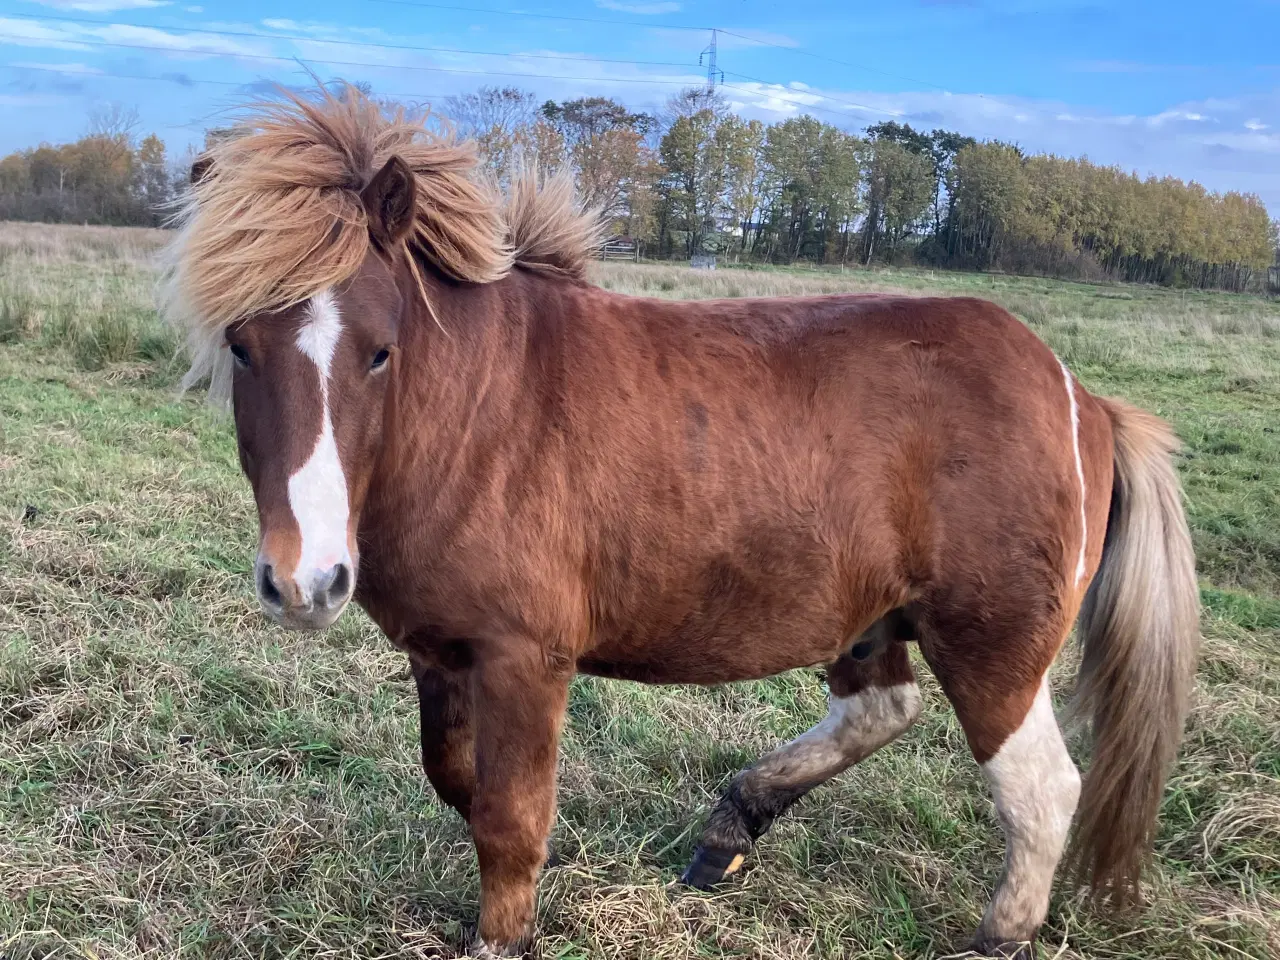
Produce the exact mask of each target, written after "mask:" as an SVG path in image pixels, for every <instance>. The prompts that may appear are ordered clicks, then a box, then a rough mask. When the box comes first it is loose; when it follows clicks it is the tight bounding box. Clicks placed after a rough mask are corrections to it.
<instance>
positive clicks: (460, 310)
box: [374, 273, 545, 509]
mask: <svg viewBox="0 0 1280 960" xmlns="http://www.w3.org/2000/svg"><path fill="white" fill-rule="evenodd" d="M540 282H545V281H541V278H536V277H529V276H527V275H522V274H520V273H516V274H514V275H513V276H511V277H508V278H505V279H503V280H499V281H496V282H495V283H491V284H487V285H485V286H470V285H463V286H454V285H449V284H445V283H443V282H440V281H428V288H427V289H428V295H429V296H430V298H431V302H432V307H433V309H434V316H433V315H432V312H431V311H430V310H428V309H427V307H426V306H425V305H423V304H421V303H420V300H419V298H417V297H415V298H414V299H413V301H412V303H413V305H412V306H411V307H410V308H409V310H408V312H407V315H406V316H405V317H404V318H403V319H402V324H403V326H402V329H401V333H400V353H401V356H400V357H399V359H398V363H397V382H396V385H395V388H394V389H393V390H392V391H391V396H390V399H389V401H388V408H387V411H386V414H385V418H384V425H383V437H384V440H383V452H382V455H381V457H380V462H379V465H378V468H377V470H376V472H375V481H374V482H375V487H378V488H379V489H380V497H381V498H382V499H384V500H388V501H389V502H388V504H387V505H388V506H391V503H390V501H394V500H395V499H399V498H401V497H403V498H407V499H412V500H415V501H416V502H418V503H421V502H422V498H423V497H426V498H430V499H435V498H437V497H442V496H443V497H444V498H445V500H446V501H447V499H448V496H449V494H450V492H451V491H452V490H455V489H458V488H461V489H465V488H467V487H468V486H472V485H474V484H476V483H477V482H482V481H483V479H484V477H483V472H484V470H485V469H486V465H488V464H493V463H501V462H502V460H503V454H504V447H508V446H511V445H513V444H520V443H522V442H523V440H522V438H521V436H520V434H519V431H518V429H513V426H514V425H515V424H518V423H520V422H521V421H524V420H527V419H528V417H529V416H530V415H531V407H532V406H533V405H535V404H536V397H534V396H533V395H532V391H533V390H534V389H535V388H534V387H533V385H531V384H530V382H529V379H528V378H527V377H525V376H524V375H523V374H522V370H523V368H524V367H525V365H526V364H527V361H528V358H527V350H528V344H529V342H530V330H531V327H532V326H533V325H534V324H537V323H538V322H539V317H538V315H537V306H536V304H535V302H534V301H536V299H537V298H536V296H531V292H532V291H531V288H535V289H536V287H537V286H538V285H539V284H540ZM415 287H416V285H415ZM411 289H412V288H411ZM437 320H438V322H437ZM442 508H444V509H448V507H447V506H446V505H445V504H444V503H442ZM392 509H394V507H392Z"/></svg>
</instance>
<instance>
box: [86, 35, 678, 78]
mask: <svg viewBox="0 0 1280 960" xmlns="http://www.w3.org/2000/svg"><path fill="white" fill-rule="evenodd" d="M74 42H75V43H80V44H84V45H85V46H90V47H121V48H123V49H126V50H158V51H161V52H163V53H195V54H199V55H200V56H202V57H228V58H230V59H233V60H237V59H238V60H271V61H275V62H278V63H318V64H323V65H324V66H327V67H366V68H369V69H373V70H420V71H426V72H428V73H454V74H462V75H466V76H479V77H523V78H526V79H534V80H580V81H585V82H591V83H599V82H608V83H652V84H660V85H665V86H688V85H689V78H687V77H685V78H682V79H679V80H674V79H672V80H663V79H658V78H656V77H600V76H595V77H582V76H570V75H567V74H560V73H521V72H517V71H511V70H466V69H463V68H461V67H424V66H415V65H409V64H386V63H365V62H363V61H356V60H319V59H316V58H313V57H277V56H272V55H270V54H265V53H232V52H230V51H222V50H175V49H174V48H173V47H162V46H157V45H154V44H145V43H116V42H114V41H110V40H76V41H74ZM507 56H519V54H507Z"/></svg>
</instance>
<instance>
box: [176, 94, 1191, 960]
mask: <svg viewBox="0 0 1280 960" xmlns="http://www.w3.org/2000/svg"><path fill="white" fill-rule="evenodd" d="M247 111H248V112H247V114H246V116H245V118H244V121H243V124H242V126H241V127H240V128H239V129H238V131H237V134H236V135H235V136H232V137H229V138H227V139H225V140H223V141H222V142H220V143H218V144H216V145H214V146H213V147H212V148H211V149H209V150H208V151H207V152H206V153H205V154H203V155H202V156H201V157H200V158H199V159H198V160H197V162H196V163H195V165H194V166H193V168H192V172H191V180H192V183H191V187H190V190H189V196H188V198H187V200H186V201H185V206H184V207H183V209H182V211H181V214H180V218H179V219H180V222H179V227H180V230H179V232H178V233H177V234H176V239H175V240H174V242H173V249H172V252H171V253H172V255H171V258H170V262H169V267H168V271H167V279H166V281H165V282H166V290H167V293H166V300H165V309H166V312H167V314H168V315H169V316H170V317H171V318H172V319H173V321H174V322H175V323H177V324H179V326H180V327H181V328H182V330H183V332H184V334H185V336H186V338H187V343H188V345H189V349H190V353H191V356H192V358H193V362H192V366H191V370H190V372H189V373H188V375H187V379H186V383H187V384H188V385H191V384H199V383H202V382H204V381H205V380H208V382H209V389H210V391H211V392H212V393H214V394H216V395H218V396H221V397H223V398H225V397H227V396H228V395H229V397H230V403H231V407H232V411H233V416H234V423H235V431H236V438H237V447H238V451H239V459H240V464H241V466H242V468H243V471H244V474H245V475H246V476H247V478H248V481H249V484H250V486H251V487H252V490H253V495H254V498H255V501H256V504H257V510H258V517H259V526H260V537H259V542H258V552H257V559H256V563H255V565H254V573H253V576H254V583H255V586H256V592H257V596H258V599H259V601H260V603H261V606H262V609H263V610H264V611H265V613H266V615H267V616H269V617H270V618H272V619H273V620H275V621H277V622H279V623H280V624H282V625H283V626H285V627H287V628H293V629H299V630H320V629H323V628H324V627H326V626H328V625H329V624H331V623H332V622H333V621H334V620H335V618H337V617H338V615H339V614H340V613H341V611H342V610H343V609H344V607H345V606H346V605H347V604H348V603H349V602H350V601H351V600H353V599H354V601H355V602H356V603H357V604H358V605H359V606H360V607H362V608H363V609H364V610H365V611H366V612H367V613H368V615H369V617H370V618H371V619H372V620H373V622H374V623H376V624H377V626H378V627H379V628H380V629H381V631H382V632H383V633H384V634H385V635H386V637H387V638H388V639H389V640H390V642H391V643H392V644H394V645H395V646H396V647H397V648H399V649H401V650H403V651H404V652H405V653H407V654H408V657H409V659H410V663H411V667H412V672H413V675H414V677H415V680H416V685H417V692H418V696H419V704H420V712H421V723H422V731H421V737H422V745H421V749H422V764H423V767H424V769H425V772H426V775H427V777H428V778H429V779H430V782H431V784H432V785H433V787H434V788H435V791H436V792H437V794H438V796H439V798H440V799H441V801H443V803H445V804H447V805H449V806H451V807H453V808H454V809H455V810H456V811H457V812H458V813H459V814H460V815H461V816H462V817H463V818H464V819H465V820H466V822H467V824H468V825H469V827H470V832H471V836H472V838H473V840H474V844H475V850H476V853H477V857H478V861H479V867H480V913H479V922H478V926H477V928H476V937H475V939H474V941H472V942H471V947H470V950H471V954H472V955H473V956H486V957H488V956H511V955H517V954H519V953H520V951H521V950H523V949H525V947H526V946H527V945H528V943H529V942H530V938H531V937H532V935H533V929H532V924H533V917H534V907H535V896H536V884H537V879H538V875H539V872H540V870H541V868H542V866H543V864H544V860H545V857H546V851H547V839H548V835H549V832H550V828H551V825H552V822H553V819H554V811H555V795H556V763H557V741H558V737H559V734H560V731H561V727H562V725H563V722H564V716H565V709H566V700H567V697H568V691H569V684H570V681H571V679H572V678H573V677H574V676H575V674H577V673H579V672H582V673H587V674H594V675H597V676H601V677H610V678H619V679H626V680H631V681H639V682H642V683H657V684H676V683H679V684H720V683H727V682H732V681H738V680H746V679H754V678H762V677H768V676H772V675H775V674H778V673H780V672H783V671H786V670H791V669H795V668H801V667H813V666H820V665H825V668H826V675H827V684H828V687H829V711H828V714H827V716H826V718H825V719H823V720H822V721H821V722H820V723H818V724H817V725H816V726H814V727H813V728H812V729H810V730H809V731H808V732H806V733H804V734H803V735H801V736H800V737H798V738H797V739H795V740H793V741H791V742H790V743H786V744H784V745H782V746H779V747H778V748H777V749H776V750H774V751H773V752H772V753H769V754H768V755H766V756H765V757H763V758H762V759H761V760H759V762H757V763H756V764H754V765H753V766H751V767H749V768H747V769H745V770H743V771H742V772H741V773H739V774H738V775H737V776H736V777H734V778H733V780H732V782H731V783H730V784H729V785H728V787H727V789H726V790H725V792H724V794H723V796H722V799H720V801H719V803H718V805H717V806H716V807H715V808H714V810H713V811H712V813H711V814H710V816H709V818H708V820H707V822H706V825H705V828H704V830H703V832H702V835H701V839H700V841H699V842H698V844H697V846H696V848H695V851H694V853H693V856H692V861H691V863H690V864H689V867H688V869H687V870H686V871H685V873H684V875H683V879H684V881H685V882H687V883H689V884H692V885H694V886H697V887H702V888H707V887H710V886H712V885H714V884H717V883H720V882H722V881H724V880H725V878H726V877H728V876H729V875H730V874H732V873H733V872H734V871H735V870H737V869H738V867H739V866H740V865H741V864H742V862H743V859H744V857H746V856H747V855H749V854H750V853H751V852H752V850H753V849H754V847H755V844H756V843H757V841H759V839H760V838H761V836H763V835H764V833H765V832H766V831H767V830H768V829H769V827H770V825H771V824H772V823H773V822H774V821H775V820H776V819H777V818H778V817H779V816H780V815H782V814H783V812H784V811H786V810H787V808H788V807H790V806H791V805H792V804H794V803H795V802H796V801H797V800H798V799H799V798H800V797H802V796H804V795H805V794H806V793H807V792H808V791H810V790H812V789H813V788H815V787H816V786H818V785H819V784H822V783H824V782H825V781H827V780H829V779H831V778H832V777H834V776H836V775H837V774H839V773H841V772H842V771H844V770H846V769H847V768H849V767H850V766H852V765H853V764H855V763H857V762H858V761H859V760H862V759H863V758H865V757H867V756H868V755H869V754H871V753H872V752H874V751H876V750H878V749H879V748H881V747H883V746H885V745H886V744H889V743H890V742H891V741H893V740H894V739H896V738H897V737H899V736H901V735H902V734H903V733H904V732H905V731H907V730H908V729H909V728H910V727H911V726H912V725H913V724H914V723H915V721H916V720H917V718H918V717H919V715H920V711H921V696H920V692H919V688H918V686H917V683H916V677H915V674H914V672H913V668H912V663H911V659H910V657H909V647H910V646H911V645H912V644H914V645H916V646H917V648H918V649H919V651H920V652H921V654H922V657H923V660H924V661H925V663H926V664H927V665H928V668H929V669H930V670H931V671H932V672H933V674H934V675H935V677H936V678H937V680H938V683H939V685H940V686H941V689H942V691H943V692H944V694H945V695H946V697H947V698H948V700H949V701H950V703H951V704H952V706H953V707H954V710H955V712H956V715H957V717H958V719H959V722H960V724H961V726H962V728H963V731H964V734H965V737H966V739H967V742H968V746H969V748H970V750H971V752H972V754H973V757H974V759H975V760H976V762H977V763H978V764H979V766H980V768H981V771H982V773H983V775H984V776H985V779H986V781H987V782H988V784H989V787H990V790H991V792H992V794H993V796H994V801H995V808H996V811H997V813H998V816H999V822H1000V824H1001V826H1002V829H1003V832H1004V834H1005V839H1006V856H1005V861H1004V870H1003V873H1002V875H1001V876H1000V878H999V880H998V882H997V884H996V885H995V889H994V893H993V895H992V898H991V901H990V904H989V906H988V907H987V909H986V912H985V914H984V915H983V917H982V919H981V922H980V924H979V926H978V927H977V930H976V932H975V934H974V936H973V940H972V943H971V948H972V949H973V950H974V951H976V952H977V953H979V954H982V955H986V956H1006V957H1008V956H1016V957H1031V956H1033V951H1034V941H1035V937H1036V934H1037V931H1038V929H1039V928H1040V926H1041V924H1042V923H1043V921H1044V919H1045V916H1046V913H1047V911H1048V905H1049V898H1050V893H1051V887H1052V884H1053V880H1054V876H1055V873H1056V872H1057V870H1058V867H1059V864H1060V861H1061V860H1062V859H1063V857H1064V854H1067V855H1068V862H1069V863H1070V864H1071V866H1072V874H1073V876H1075V877H1076V878H1077V879H1078V880H1080V881H1083V882H1084V883H1087V884H1089V885H1091V886H1092V887H1093V889H1094V890H1095V891H1097V892H1100V893H1101V894H1103V895H1106V896H1110V897H1113V898H1115V899H1116V900H1118V901H1121V902H1128V901H1130V900H1133V899H1134V898H1136V897H1137V896H1139V882H1140V878H1141V875H1142V870H1143V868H1144V865H1145V863H1146V861H1147V860H1148V859H1149V855H1150V854H1149V851H1150V848H1151V846H1152V840H1153V831H1154V829H1155V823H1156V818H1157V813H1158V808H1159V805H1160V800H1161V795H1162V790H1163V785H1164V780H1165V777H1166V776H1167V771H1168V769H1169V767H1170V765H1171V763H1172V762H1173V759H1174V757H1175V754H1176V751H1177V746H1178V742H1179V740H1180V737H1181V733H1182V728H1183V724H1184V721H1185V716H1186V712H1187V709H1188V700H1189V696H1190V689H1191V685H1192V677H1193V672H1194V665H1195V657H1196V649H1197V643H1198V636H1199V634H1198V591H1197V581H1196V576H1195V565H1194V557H1193V552H1192V548H1191V540H1190V535H1189V532H1188V527H1187V521H1186V518H1185V515H1184V510H1183V506H1182V500H1181V489H1180V486H1179V480H1178V476H1177V472H1176V468H1175V464H1174V461H1173V454H1174V452H1175V450H1176V448H1177V440H1176V438H1175V437H1174V435H1173V433H1172V431H1171V429H1170V428H1169V427H1168V426H1167V425H1166V424H1165V423H1164V422H1162V421H1161V420H1159V419H1157V418H1156V417H1154V416H1152V415H1150V414H1148V413H1146V412H1143V411H1141V410H1139V409H1137V408H1135V407H1132V406H1129V405H1127V404H1125V403H1123V402H1120V401H1117V400H1110V399H1104V398H1101V397H1097V396H1094V395H1092V394H1091V393H1089V392H1088V391H1087V390H1085V388H1084V387H1082V386H1081V384H1080V383H1079V382H1078V381H1077V380H1076V378H1075V377H1074V376H1073V374H1072V373H1071V371H1070V370H1069V369H1068V368H1067V367H1066V366H1065V365H1064V364H1063V363H1061V362H1060V361H1059V359H1058V358H1057V357H1056V356H1055V355H1054V353H1053V352H1052V351H1051V350H1050V349H1049V348H1048V347H1047V346H1046V345H1045V344H1044V343H1043V342H1042V341H1041V340H1040V339H1039V338H1038V337H1036V336H1035V334H1034V333H1032V332H1031V331H1030V330H1029V329H1028V328H1027V327H1026V326H1024V325H1023V324H1022V323H1021V322H1020V321H1018V320H1017V319H1016V318H1015V317H1013V316H1012V315H1011V314H1009V313H1008V312H1006V311H1005V310H1003V309H1001V308H1000V307H998V306H996V305H994V304H992V303H988V302H985V301H982V300H977V299H964V298H910V297H905V296H890V295H876V296H867V295H841V296H823V297H812V298H785V299H783V298H777V299H734V300H704V301H674V300H662V299H653V298H643V297H633V296H625V295H621V294H618V293H613V292H609V291H606V290H603V289H601V288H599V287H596V286H593V285H592V284H591V283H590V282H588V279H587V275H588V267H589V263H590V261H591V259H592V256H593V249H594V246H595V245H596V244H597V243H598V242H599V238H600V230H599V226H598V223H597V219H596V218H595V217H594V216H593V215H592V214H591V213H590V212H584V211H583V210H582V209H580V208H579V207H578V206H577V204H576V201H575V199H574V194H573V187H572V182H571V180H570V179H568V177H567V176H566V175H563V174H562V175H559V176H553V177H549V178H542V179H539V178H538V177H537V176H535V175H534V174H532V173H528V172H526V173H523V174H519V175H517V176H515V177H513V178H512V182H511V183H510V184H509V185H508V187H507V188H506V192H505V195H504V194H503V193H502V192H501V191H499V190H498V189H497V188H496V187H494V186H492V185H491V184H489V183H488V182H487V181H484V180H483V179H482V178H481V177H480V176H478V175H477V173H476V172H475V169H474V167H475V153H474V148H473V146H472V145H471V144H469V143H467V142H464V141H459V140H458V139H456V138H455V137H453V136H452V135H450V134H449V133H448V132H447V131H441V130H439V129H437V128H435V127H430V126H428V125H427V123H426V122H425V121H424V119H423V117H421V116H417V115H408V114H406V113H405V112H404V111H403V110H396V111H392V110H390V109H388V108H385V107H382V106H379V105H377V104H375V103H373V102H371V101H370V100H369V99H368V98H367V97H366V96H365V95H364V94H362V93H361V92H360V91H358V90H356V89H353V88H351V87H348V86H343V87H340V88H337V89H331V88H325V87H321V88H319V89H317V90H315V91H311V92H308V93H301V94H284V93H282V94H281V96H279V97H277V98H272V99H269V100H265V101H258V102H256V103H254V104H252V105H249V106H248V107H247ZM1073 624H1075V625H1077V627H1076V629H1077V632H1078V638H1079V642H1080V644H1081V646H1082V657H1081V664H1082V665H1081V668H1080V672H1079V678H1078V687H1077V697H1076V705H1077V708H1078V710H1079V711H1080V715H1081V716H1082V717H1083V718H1085V720H1086V722H1087V723H1088V725H1089V727H1090V728H1091V733H1092V744H1093V756H1092V761H1091V763H1090V765H1089V768H1088V771H1087V776H1086V777H1085V778H1084V779H1083V781H1082V778H1081V776H1080V774H1079V772H1078V770H1077V768H1076V766H1075V765H1074V763H1073V762H1072V760H1071V758H1070V757H1069V755H1068V752H1067V749H1066V747H1065V745H1064V740H1063V736H1062V734H1061V732H1060V728H1059V725H1058V723H1057V721H1056V719H1055V714H1054V709H1053V704H1052V701H1051V699H1050V694H1049V687H1048V683H1047V680H1046V676H1047V671H1048V670H1049V667H1050V665H1051V664H1052V663H1053V662H1054V659H1055V657H1056V656H1057V654H1058V652H1059V650H1060V649H1061V647H1062V646H1063V645H1064V643H1065V641H1066V639H1067V638H1068V636H1069V634H1070V632H1071V630H1072V628H1073ZM1073 817H1074V822H1075V831H1074V840H1073V843H1072V844H1071V845H1070V849H1069V850H1068V840H1069V839H1070V838H1071V837H1070V835H1071V832H1072V829H1071V828H1072V823H1073Z"/></svg>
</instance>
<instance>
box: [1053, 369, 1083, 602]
mask: <svg viewBox="0 0 1280 960" xmlns="http://www.w3.org/2000/svg"><path fill="white" fill-rule="evenodd" d="M1058 366H1060V367H1062V377H1063V379H1064V380H1065V381H1066V384H1067V399H1068V400H1070V401H1071V448H1072V450H1074V451H1075V455H1076V479H1077V480H1078V481H1080V556H1079V558H1078V559H1077V560H1076V584H1077V586H1078V585H1079V583H1080V581H1081V580H1083V579H1084V574H1085V564H1084V555H1085V548H1086V547H1087V546H1088V543H1089V519H1088V515H1087V513H1086V511H1085V502H1084V501H1085V493H1084V463H1083V461H1081V459H1080V405H1079V404H1078V403H1076V382H1075V379H1074V378H1073V377H1072V376H1071V371H1070V370H1068V369H1067V365H1066V364H1065V363H1063V362H1062V361H1061V360H1059V361H1058Z"/></svg>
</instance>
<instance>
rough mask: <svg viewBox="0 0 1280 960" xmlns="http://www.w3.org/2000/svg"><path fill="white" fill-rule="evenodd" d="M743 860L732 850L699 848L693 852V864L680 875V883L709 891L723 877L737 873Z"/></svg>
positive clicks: (742, 856)
mask: <svg viewBox="0 0 1280 960" xmlns="http://www.w3.org/2000/svg"><path fill="white" fill-rule="evenodd" d="M744 859H746V858H745V856H744V855H743V854H741V853H737V852H735V851H733V850H718V849H716V848H714V847H701V846H700V847H698V849H697V850H695V851H694V854H693V862H692V863H690V864H689V866H688V867H686V868H685V871H684V873H682V874H681V875H680V882H681V883H684V884H688V885H689V886H691V887H695V888H697V889H698V890H710V889H711V888H712V887H714V886H715V885H716V884H717V883H719V882H720V881H721V880H723V879H724V878H725V877H727V876H729V875H730V874H734V873H737V872H738V868H739V867H741V866H742V861H743V860H744Z"/></svg>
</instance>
